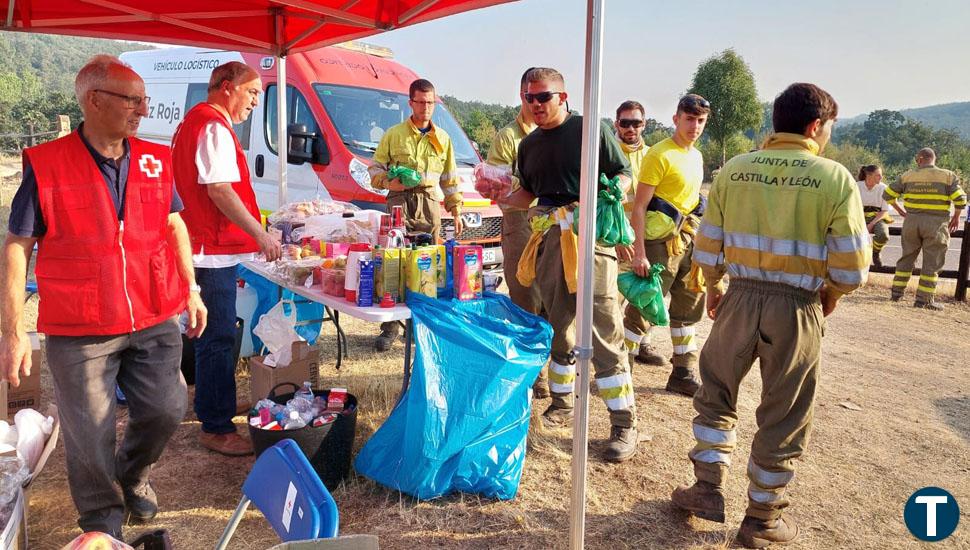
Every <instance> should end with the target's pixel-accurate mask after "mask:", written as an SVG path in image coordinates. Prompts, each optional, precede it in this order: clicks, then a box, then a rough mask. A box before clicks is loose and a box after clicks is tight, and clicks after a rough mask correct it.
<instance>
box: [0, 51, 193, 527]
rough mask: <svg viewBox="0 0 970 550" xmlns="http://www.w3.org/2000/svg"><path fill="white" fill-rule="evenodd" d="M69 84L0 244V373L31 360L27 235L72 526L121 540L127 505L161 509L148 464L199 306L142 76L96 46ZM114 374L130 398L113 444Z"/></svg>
mask: <svg viewBox="0 0 970 550" xmlns="http://www.w3.org/2000/svg"><path fill="white" fill-rule="evenodd" d="M75 89H76V93H77V98H78V102H79V103H80V105H81V111H82V112H83V113H84V123H83V124H81V126H79V127H78V129H77V130H76V131H74V132H72V133H71V134H69V135H67V136H65V137H62V138H60V139H57V140H54V141H51V142H49V143H45V144H42V145H38V146H36V147H31V148H28V149H25V150H24V154H23V165H24V171H23V181H22V183H21V186H20V189H18V191H17V194H16V196H15V197H14V200H13V202H12V204H11V213H10V220H9V223H8V229H9V234H8V236H7V240H6V243H5V244H4V251H3V263H4V270H3V286H2V290H0V329H2V339H0V372H2V373H3V377H4V378H5V379H6V380H9V381H10V383H11V384H13V385H14V386H17V385H18V384H19V381H20V376H21V374H23V375H29V374H30V371H31V369H32V368H34V369H37V368H40V365H31V344H30V341H29V339H28V338H27V335H26V333H25V332H24V323H23V303H24V286H25V281H26V274H27V266H28V264H29V262H30V257H31V255H32V252H33V248H34V245H35V244H36V245H37V264H36V266H35V270H34V271H35V275H36V276H37V288H38V294H39V296H40V305H39V311H38V318H37V328H38V330H39V331H40V332H43V333H44V334H46V336H47V338H46V353H47V364H48V366H49V368H50V370H51V375H52V378H53V380H54V392H55V396H56V398H57V405H58V409H59V414H60V422H61V426H62V430H63V433H64V447H65V455H66V460H67V477H68V482H69V484H70V487H71V497H72V498H73V499H74V504H75V506H76V507H77V510H78V512H79V514H80V517H79V519H78V525H80V526H81V529H83V530H84V531H101V532H106V533H109V534H111V535H112V536H114V537H115V538H118V539H120V538H121V536H122V533H121V526H122V523H123V521H124V519H125V517H126V516H127V517H128V518H129V519H131V520H136V521H149V520H151V519H152V518H153V517H154V516H155V514H157V513H158V504H157V501H156V498H155V491H154V489H152V486H151V484H150V483H149V480H148V475H149V472H150V471H151V467H152V464H154V463H155V462H156V461H158V459H159V456H160V455H161V453H162V450H163V449H164V448H165V444H166V443H167V442H168V440H169V438H170V437H171V435H172V434H173V433H174V432H175V429H176V428H177V427H178V425H179V423H180V422H181V421H182V417H183V416H184V414H185V408H186V387H185V379H184V378H182V373H181V370H180V368H179V366H180V364H181V357H182V338H181V336H180V334H179V333H180V329H179V324H178V319H177V316H178V315H179V314H180V313H181V312H183V311H185V310H186V309H187V310H188V331H187V334H188V335H189V336H190V337H196V336H198V335H199V334H200V333H202V332H203V329H204V328H205V324H206V309H205V307H204V306H203V305H202V301H201V299H200V297H199V293H198V287H197V286H196V281H195V276H194V274H193V270H192V256H191V249H190V246H189V238H188V234H187V232H186V229H185V225H184V224H183V222H182V218H181V217H180V216H179V215H178V211H179V210H181V209H182V202H181V201H180V200H179V197H178V195H177V193H175V190H174V186H173V179H172V176H173V172H172V161H171V157H170V154H169V149H168V147H166V146H164V145H157V144H154V143H150V142H147V141H142V140H140V139H137V138H135V137H134V135H135V132H137V130H138V124H139V122H140V121H141V118H142V117H144V116H146V115H148V101H149V98H148V97H146V96H145V84H144V82H142V80H141V78H139V77H138V75H137V74H135V72H134V71H133V70H131V68H130V67H128V66H127V65H125V64H123V63H122V62H121V61H120V60H118V59H117V58H115V57H111V56H106V55H100V56H95V57H94V58H93V59H92V60H91V61H89V62H88V64H87V65H85V66H84V67H83V68H82V69H81V71H80V72H79V73H78V75H77V79H76V81H75ZM115 384H117V385H118V386H120V387H121V389H122V390H123V391H124V394H125V397H126V398H127V400H128V423H127V428H126V431H125V436H124V440H123V441H122V442H121V445H120V447H119V449H118V450H117V452H116V451H115V424H116V417H115V400H114V397H115V393H114V390H115ZM116 483H117V484H119V485H120V486H121V493H120V494H119V492H118V489H117V486H116Z"/></svg>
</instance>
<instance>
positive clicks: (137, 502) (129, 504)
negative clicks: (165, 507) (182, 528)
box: [121, 481, 158, 523]
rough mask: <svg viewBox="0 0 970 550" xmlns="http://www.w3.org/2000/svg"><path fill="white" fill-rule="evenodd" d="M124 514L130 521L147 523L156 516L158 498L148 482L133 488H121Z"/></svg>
mask: <svg viewBox="0 0 970 550" xmlns="http://www.w3.org/2000/svg"><path fill="white" fill-rule="evenodd" d="M121 492H122V494H123V495H124V497H125V512H126V513H127V515H128V518H129V519H130V520H131V521H135V522H138V523H147V522H149V521H151V520H152V519H153V518H154V517H155V516H156V515H157V514H158V497H156V496H155V489H153V488H152V484H151V483H149V482H147V481H146V482H145V483H142V484H141V485H136V486H134V487H122V488H121Z"/></svg>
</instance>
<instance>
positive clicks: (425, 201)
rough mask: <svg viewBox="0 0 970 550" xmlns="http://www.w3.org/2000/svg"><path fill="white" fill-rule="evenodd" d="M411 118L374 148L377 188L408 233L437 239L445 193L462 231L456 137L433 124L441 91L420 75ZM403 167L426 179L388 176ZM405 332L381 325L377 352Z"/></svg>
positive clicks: (413, 85) (411, 94) (414, 87)
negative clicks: (408, 181) (410, 182)
mask: <svg viewBox="0 0 970 550" xmlns="http://www.w3.org/2000/svg"><path fill="white" fill-rule="evenodd" d="M408 97H409V98H410V99H409V100H408V105H410V106H411V116H409V117H408V119H407V120H405V121H404V122H402V123H400V124H398V125H396V126H392V127H391V128H389V129H388V130H387V132H385V133H384V135H383V136H382V137H381V141H380V143H379V144H378V145H377V150H376V151H375V152H374V163H373V164H371V166H370V168H368V170H367V171H368V172H369V173H370V177H371V185H372V186H373V187H374V189H387V191H388V193H387V208H388V210H389V211H390V209H391V208H392V207H394V206H401V207H403V210H404V223H405V225H406V226H407V230H408V232H409V233H419V232H420V233H430V234H431V237H432V239H433V240H434V241H435V242H437V241H438V237H439V234H440V233H441V206H440V204H439V202H440V197H441V195H442V194H443V195H444V202H445V208H446V209H447V210H448V211H449V212H451V215H452V217H453V218H454V224H455V237H458V236H459V235H461V231H462V221H461V207H462V200H463V199H462V194H461V190H460V189H459V184H460V183H461V182H460V180H459V179H458V168H457V165H456V163H455V147H454V144H452V142H451V137H450V136H449V135H448V133H447V132H445V131H444V130H443V129H441V128H439V127H438V126H435V124H434V122H432V120H431V119H432V116H433V115H434V109H435V105H437V95H436V94H435V89H434V85H433V84H431V82H429V81H427V80H425V79H423V78H419V79H418V80H415V81H414V82H412V83H411V86H410V87H409V88H408ZM396 166H404V167H407V168H410V169H412V170H415V171H417V172H418V174H420V176H421V181H420V182H419V183H418V184H417V185H416V186H414V187H405V186H404V184H402V183H401V182H400V181H399V180H398V179H397V178H394V179H388V178H387V173H388V171H389V170H390V169H391V168H394V167H396ZM399 334H400V325H399V324H398V323H397V322H389V323H382V324H381V334H380V335H379V336H378V337H377V339H376V340H375V341H374V347H375V348H376V349H377V350H378V351H387V350H389V349H391V344H392V343H393V342H394V340H396V339H397V337H398V335H399Z"/></svg>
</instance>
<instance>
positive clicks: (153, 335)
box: [46, 318, 188, 533]
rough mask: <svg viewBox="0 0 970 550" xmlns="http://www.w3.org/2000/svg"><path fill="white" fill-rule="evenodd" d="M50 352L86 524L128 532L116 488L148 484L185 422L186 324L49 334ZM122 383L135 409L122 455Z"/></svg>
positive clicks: (70, 472)
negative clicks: (118, 408)
mask: <svg viewBox="0 0 970 550" xmlns="http://www.w3.org/2000/svg"><path fill="white" fill-rule="evenodd" d="M46 352H47V364H48V366H49V368H50V371H51V375H52V377H53V379H54V392H55V397H56V399H57V406H58V413H59V416H60V421H61V427H62V431H63V433H64V452H65V455H66V459H67V479H68V483H69V484H70V487H71V498H72V499H73V500H74V506H75V507H76V508H77V511H78V514H79V515H80V517H79V519H78V525H80V527H81V529H82V530H84V531H103V532H108V533H120V532H121V523H122V521H123V519H124V501H123V499H122V496H121V494H120V493H119V491H118V489H117V487H116V486H115V482H116V481H117V482H118V483H119V484H121V486H122V487H137V486H139V485H141V484H143V483H145V482H147V481H148V474H149V472H150V471H151V467H152V464H154V463H155V462H157V461H158V458H159V456H161V454H162V450H163V449H164V448H165V444H166V443H167V442H168V440H169V438H170V437H171V436H172V434H173V433H174V432H175V429H176V428H177V427H178V425H179V423H180V422H181V421H182V418H183V417H184V416H185V408H186V405H187V402H188V399H187V395H186V386H185V379H184V378H183V377H182V372H181V370H180V368H179V365H180V363H181V358H182V337H181V335H180V333H179V327H178V322H177V321H176V319H175V318H172V319H169V320H168V321H165V322H163V323H159V324H157V325H155V326H152V327H148V328H145V329H142V330H139V331H137V332H133V333H130V334H121V335H117V336H48V337H47V339H46ZM115 382H117V383H118V384H119V385H120V386H121V391H122V392H124V394H125V397H126V398H127V399H128V408H129V411H128V412H129V415H128V425H127V427H126V428H125V435H124V440H123V441H122V442H121V446H120V448H118V449H117V451H116V449H115V447H116V445H115V444H116V432H115V424H116V419H115Z"/></svg>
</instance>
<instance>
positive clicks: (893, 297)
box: [889, 293, 903, 302]
mask: <svg viewBox="0 0 970 550" xmlns="http://www.w3.org/2000/svg"><path fill="white" fill-rule="evenodd" d="M902 299H903V295H902V294H895V293H893V294H890V295H889V300H890V301H893V302H898V301H900V300H902Z"/></svg>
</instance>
